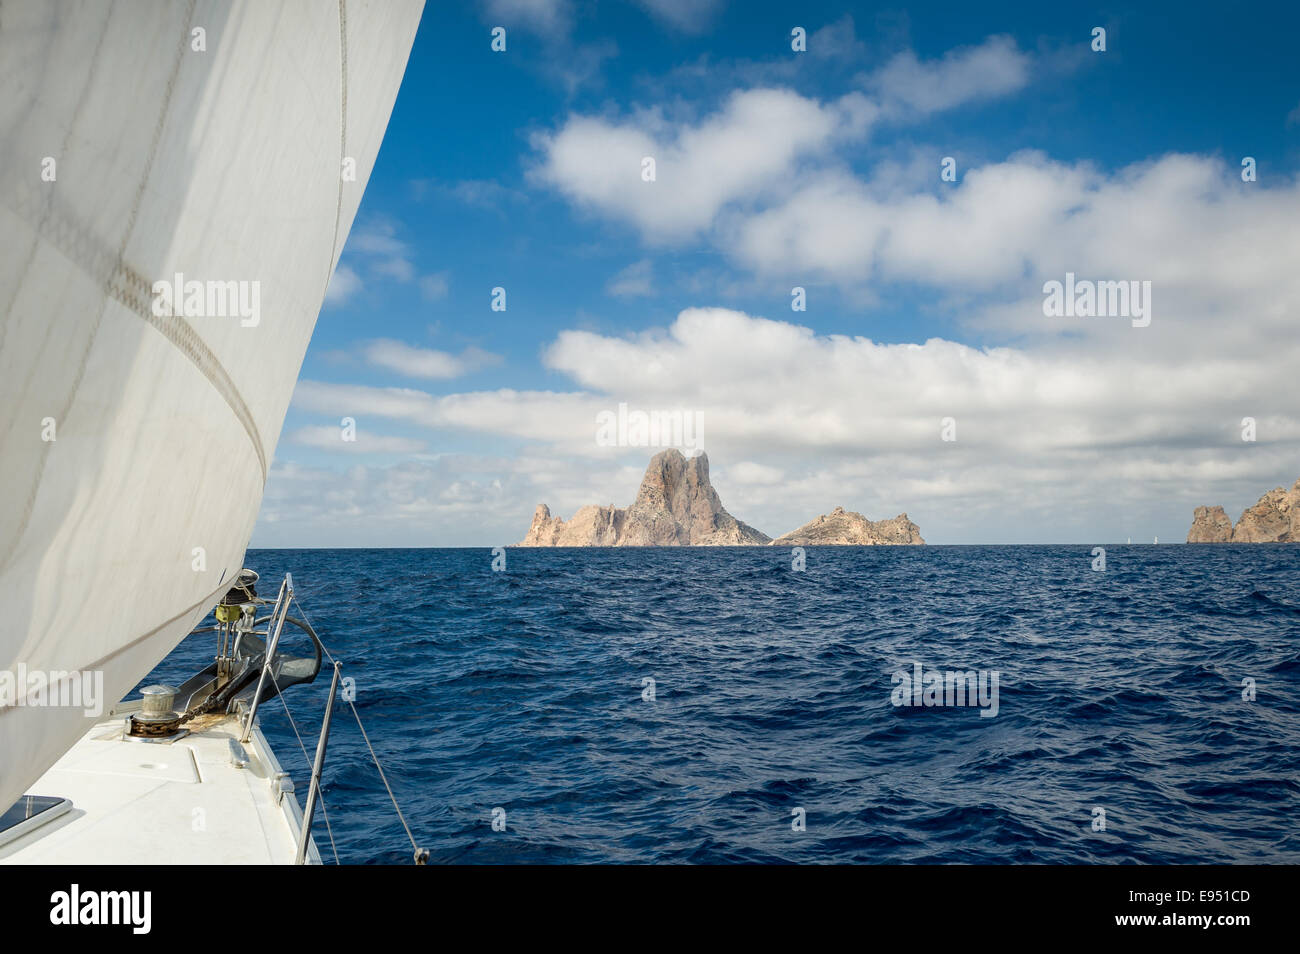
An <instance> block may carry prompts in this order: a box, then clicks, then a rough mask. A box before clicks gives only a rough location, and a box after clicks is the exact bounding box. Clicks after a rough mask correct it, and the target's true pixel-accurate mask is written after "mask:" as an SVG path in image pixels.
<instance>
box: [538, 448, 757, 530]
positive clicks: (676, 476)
mask: <svg viewBox="0 0 1300 954" xmlns="http://www.w3.org/2000/svg"><path fill="white" fill-rule="evenodd" d="M770 539H771V538H770V537H768V536H767V534H765V533H761V532H760V531H758V530H755V529H754V528H753V527H751V526H749V525H748V524H745V523H742V522H741V521H739V520H737V519H736V518H735V517H733V516H732V515H731V514H729V513H727V511H726V509H725V508H724V507H723V506H722V501H721V500H720V499H719V498H718V494H717V491H715V490H714V489H713V485H712V484H711V483H710V482H709V459H708V457H707V456H706V455H705V454H703V453H701V454H700V455H699V456H697V457H692V458H687V457H685V456H683V455H682V453H681V451H679V450H677V449H675V448H670V449H669V450H665V451H661V452H659V453H658V454H656V455H655V456H654V457H653V458H651V460H650V464H649V466H648V467H646V472H645V476H644V477H643V478H642V479H641V487H640V489H639V490H638V491H637V495H636V501H635V502H634V503H633V504H632V506H630V507H627V508H618V507H614V506H613V505H610V506H608V507H594V506H587V507H583V508H581V509H580V510H579V511H578V512H577V513H575V514H574V515H573V517H572V518H571V519H569V520H568V521H565V520H561V519H560V518H558V517H552V516H551V511H550V508H548V507H547V506H546V505H545V504H541V505H539V506H538V508H537V510H536V511H534V513H533V523H532V526H530V527H529V528H528V533H527V534H526V535H525V536H524V539H523V540H522V541H521V542H520V544H519V545H520V546H538V547H547V546H551V547H592V546H596V547H622V546H660V547H662V546H759V545H762V544H765V543H767V542H769V540H770Z"/></svg>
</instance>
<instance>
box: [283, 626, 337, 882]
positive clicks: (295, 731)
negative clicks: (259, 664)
mask: <svg viewBox="0 0 1300 954" xmlns="http://www.w3.org/2000/svg"><path fill="white" fill-rule="evenodd" d="M298 609H299V610H301V609H302V606H299V607H298ZM309 623H310V621H309ZM271 685H273V686H275V694H276V695H277V696H279V697H280V701H281V702H282V703H284V714H285V715H287V716H288V717H289V725H291V726H293V734H294V735H295V736H297V737H298V748H299V749H300V750H301V751H302V759H303V761H304V762H306V763H307V765H308V766H309V767H308V769H307V771H308V772H310V771H311V768H310V766H311V759H309V758H308V757H307V746H305V745H304V744H303V741H302V735H301V733H299V732H298V723H297V722H295V721H293V713H292V712H290V711H289V700H288V699H286V698H285V697H284V693H282V692H281V691H280V686H279V685H278V684H277V683H276V680H275V679H274V678H273V679H272V680H271ZM307 784H308V785H311V782H310V780H309V781H308V782H307ZM317 794H319V795H320V810H321V812H322V814H324V816H325V830H326V831H327V832H328V833H329V836H330V849H331V850H332V851H333V852H334V863H335V864H336V865H341V864H342V862H341V861H339V849H338V846H337V845H336V844H334V829H333V828H332V827H331V826H330V813H329V809H328V808H326V807H325V790H324V788H318V789H317ZM303 824H306V819H303Z"/></svg>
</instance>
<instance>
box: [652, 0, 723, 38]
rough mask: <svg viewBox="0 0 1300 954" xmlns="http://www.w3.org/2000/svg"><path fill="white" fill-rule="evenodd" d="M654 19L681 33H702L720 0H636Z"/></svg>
mask: <svg viewBox="0 0 1300 954" xmlns="http://www.w3.org/2000/svg"><path fill="white" fill-rule="evenodd" d="M637 2H638V3H639V4H640V5H641V6H642V7H644V8H645V9H646V10H647V11H649V12H650V13H651V14H652V15H653V16H654V17H655V19H657V20H659V21H660V22H662V23H666V24H667V25H668V26H670V27H672V28H673V29H675V30H680V31H681V32H683V33H702V32H704V30H706V29H707V28H708V27H709V25H710V24H712V22H713V18H714V16H716V14H717V12H718V10H719V8H720V7H721V6H722V0H637Z"/></svg>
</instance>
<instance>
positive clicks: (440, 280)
mask: <svg viewBox="0 0 1300 954" xmlns="http://www.w3.org/2000/svg"><path fill="white" fill-rule="evenodd" d="M447 288H448V281H447V273H446V272H438V273H437V274H434V275H425V276H423V277H422V278H421V279H420V294H421V295H423V296H424V300H425V301H438V300H439V299H440V298H446V297H447Z"/></svg>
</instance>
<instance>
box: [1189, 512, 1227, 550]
mask: <svg viewBox="0 0 1300 954" xmlns="http://www.w3.org/2000/svg"><path fill="white" fill-rule="evenodd" d="M1231 539H1232V521H1231V520H1229V519H1228V515H1227V514H1226V513H1224V512H1223V508H1222V507H1197V508H1196V513H1195V514H1194V515H1193V517H1192V529H1190V530H1188V531H1187V542H1188V543H1228V542H1229V541H1230V540H1231Z"/></svg>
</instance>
